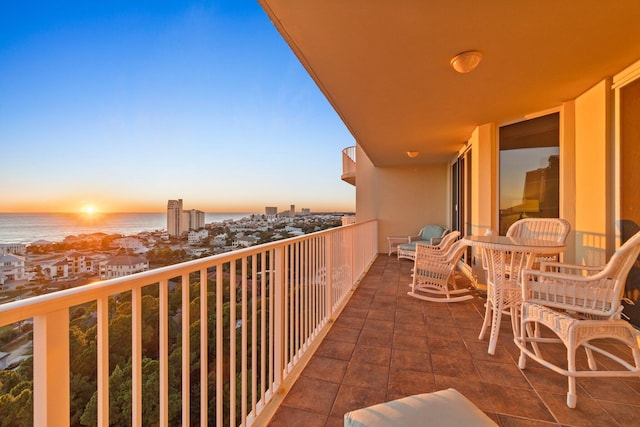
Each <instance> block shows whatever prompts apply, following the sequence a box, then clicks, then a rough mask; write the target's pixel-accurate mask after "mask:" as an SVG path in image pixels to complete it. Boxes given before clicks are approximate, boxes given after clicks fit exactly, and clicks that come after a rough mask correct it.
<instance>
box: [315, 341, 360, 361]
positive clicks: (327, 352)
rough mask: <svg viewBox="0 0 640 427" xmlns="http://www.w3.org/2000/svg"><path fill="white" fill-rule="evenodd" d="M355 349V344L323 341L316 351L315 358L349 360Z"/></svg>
mask: <svg viewBox="0 0 640 427" xmlns="http://www.w3.org/2000/svg"><path fill="white" fill-rule="evenodd" d="M355 347H356V344H355V343H350V342H342V341H334V340H324V341H322V343H320V346H319V347H318V349H317V350H316V353H315V356H322V357H332V358H334V359H340V360H351V355H352V354H353V350H354V348H355Z"/></svg>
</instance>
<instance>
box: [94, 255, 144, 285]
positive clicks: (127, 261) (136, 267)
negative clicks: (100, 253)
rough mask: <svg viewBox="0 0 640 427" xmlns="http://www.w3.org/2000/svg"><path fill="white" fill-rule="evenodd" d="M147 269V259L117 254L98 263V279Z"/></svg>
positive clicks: (126, 274)
mask: <svg viewBox="0 0 640 427" xmlns="http://www.w3.org/2000/svg"><path fill="white" fill-rule="evenodd" d="M147 270H149V261H147V260H146V259H144V258H142V257H137V256H130V255H117V256H114V257H111V259H109V260H108V261H106V262H102V263H101V264H100V279H101V280H106V279H113V278H116V277H123V276H129V275H131V274H135V273H140V272H142V271H147Z"/></svg>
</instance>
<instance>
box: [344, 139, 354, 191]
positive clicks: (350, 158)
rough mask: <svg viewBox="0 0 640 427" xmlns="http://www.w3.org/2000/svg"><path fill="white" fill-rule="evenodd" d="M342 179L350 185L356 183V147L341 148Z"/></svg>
mask: <svg viewBox="0 0 640 427" xmlns="http://www.w3.org/2000/svg"><path fill="white" fill-rule="evenodd" d="M341 178H342V180H343V181H345V182H348V183H349V184H351V185H355V184H356V147H355V145H354V146H352V147H347V148H345V149H343V150H342V176H341Z"/></svg>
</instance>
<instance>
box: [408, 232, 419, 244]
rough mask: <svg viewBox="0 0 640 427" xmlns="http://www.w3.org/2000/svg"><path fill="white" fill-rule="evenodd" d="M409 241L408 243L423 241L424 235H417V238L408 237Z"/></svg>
mask: <svg viewBox="0 0 640 427" xmlns="http://www.w3.org/2000/svg"><path fill="white" fill-rule="evenodd" d="M407 239H408V242H407V243H411V242H415V241H416V240H422V235H420V234H416V235H415V236H409V237H407Z"/></svg>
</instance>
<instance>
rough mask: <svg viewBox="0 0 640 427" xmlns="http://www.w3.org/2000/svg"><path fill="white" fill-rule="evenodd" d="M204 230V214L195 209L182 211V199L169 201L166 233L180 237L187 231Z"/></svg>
mask: <svg viewBox="0 0 640 427" xmlns="http://www.w3.org/2000/svg"><path fill="white" fill-rule="evenodd" d="M201 228H204V212H203V211H199V210H197V209H191V210H188V211H185V210H183V209H182V199H178V200H169V202H168V203H167V233H168V234H169V235H170V236H173V237H180V236H182V235H183V234H184V233H187V232H188V231H189V230H199V229H201Z"/></svg>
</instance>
